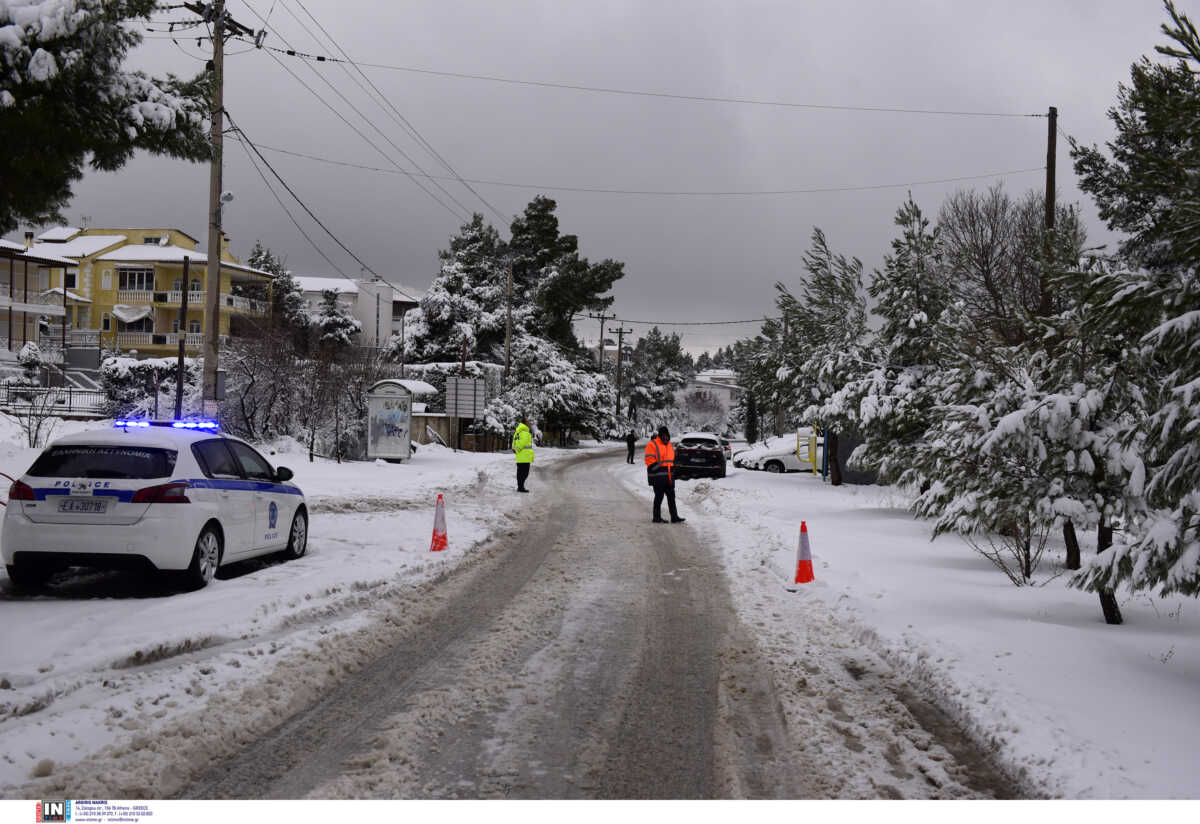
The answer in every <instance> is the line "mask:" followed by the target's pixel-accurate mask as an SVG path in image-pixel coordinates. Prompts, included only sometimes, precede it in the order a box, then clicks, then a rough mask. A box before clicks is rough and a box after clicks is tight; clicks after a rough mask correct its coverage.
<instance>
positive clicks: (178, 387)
mask: <svg viewBox="0 0 1200 824" xmlns="http://www.w3.org/2000/svg"><path fill="white" fill-rule="evenodd" d="M191 264H192V259H191V258H190V257H188V256H187V255H184V256H183V292H182V293H181V297H180V299H179V360H178V361H177V362H176V367H175V420H179V419H180V418H182V417H183V369H184V352H183V347H184V345H185V344H186V341H187V329H188V322H187V313H188V292H189V291H190V289H191V287H190V285H189V284H188V272H189V270H190V268H191ZM156 397H157V396H156Z"/></svg>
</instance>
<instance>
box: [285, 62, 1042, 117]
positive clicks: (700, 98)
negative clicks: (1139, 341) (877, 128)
mask: <svg viewBox="0 0 1200 824" xmlns="http://www.w3.org/2000/svg"><path fill="white" fill-rule="evenodd" d="M263 48H265V49H270V50H271V51H275V52H279V53H280V54H286V55H287V56H289V57H297V58H300V59H301V60H306V61H316V62H319V63H339V62H350V61H341V60H339V59H338V58H336V57H328V56H326V55H320V54H308V53H306V52H301V51H297V50H295V49H291V48H288V49H280V48H277V47H273V46H263ZM355 65H356V66H364V67H366V68H368V69H386V70H388V71H397V72H410V73H412V74H428V75H434V76H437V77H455V78H459V79H463V80H484V81H487V82H490V83H507V84H511V85H516V86H536V87H539V88H550V89H566V90H568V91H580V92H594V93H598V94H620V95H632V96H635V97H655V98H664V99H669V100H687V101H692V102H699V103H735V104H738V105H743V106H772V107H776V108H786V109H819V110H829V111H846V112H874V113H894V114H931V115H941V116H954V117H1045V116H1046V115H1045V114H1041V113H1032V114H1022V113H1019V112H982V111H962V110H955V109H912V108H905V107H900V106H851V105H840V104H829V103H796V102H791V101H786V100H757V99H754V98H745V97H721V96H717V95H699V94H673V93H670V92H653V91H642V90H637V89H617V88H609V87H605V86H584V85H580V84H576V83H558V82H554V81H548V80H517V79H514V78H510V77H499V76H496V75H487V74H470V73H467V72H447V71H436V70H434V69H419V68H416V67H414V66H395V65H389V64H386V63H356V64H355Z"/></svg>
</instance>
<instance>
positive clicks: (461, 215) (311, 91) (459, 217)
mask: <svg viewBox="0 0 1200 824" xmlns="http://www.w3.org/2000/svg"><path fill="white" fill-rule="evenodd" d="M244 5H245V6H246V7H247V8H248V9H250V11H251V12H252V13H253V14H254V15H255V16H256V17H258V19H259V20H262V21H263V22H264V23H266V19H265V18H264V17H263V16H262V15H261V14H259V13H258V11H257V10H256V9H255V8H254V7H253V6H251V5H250V4H249V3H248V2H245V3H244ZM268 28H270V29H271V31H272V32H274V33H275V34H276V35H277V36H279V38H280V39H281V40H283V41H284V43H287V42H288V41H287V38H285V37H283V35H282V34H280V33H279V32H278V30H276V29H275V28H273V27H271V26H270V25H269V24H268ZM246 42H249V41H246ZM288 45H289V46H290V45H291V44H290V43H288ZM268 54H269V55H270V57H271V59H273V60H274V61H275V62H276V63H278V64H279V65H280V66H281V67H282V68H283V69H284V71H286V72H287V73H288V74H290V75H291V76H292V78H293V79H294V80H295V81H296V82H297V83H299V84H300V85H301V86H303V87H304V88H305V89H306V90H307V91H308V93H309V94H311V95H313V96H314V97H315V98H317V100H319V101H320V102H321V103H322V104H323V105H324V106H325V107H326V108H327V109H329V110H330V111H331V112H333V113H334V114H335V115H336V116H337V117H338V118H339V119H340V120H341V121H342V122H343V123H345V124H346V125H347V126H348V127H350V129H352V130H353V131H354V133H355V134H357V135H358V136H359V137H361V138H362V139H363V140H364V141H366V143H367V145H369V146H370V147H371V148H373V149H374V150H375V151H377V152H379V154H380V155H382V156H383V158H384V160H387V161H388V162H389V163H391V164H392V165H393V166H395V167H396V169H397V170H399V171H400V172H401V173H402V174H404V175H406V176H407V177H408V178H409V180H411V181H412V182H413V183H414V185H416V186H417V187H418V188H419V189H421V191H423V192H425V194H427V195H429V197H431V198H433V200H434V201H436V202H437V203H438V205H440V206H441V207H442V208H444V209H446V210H447V211H448V212H450V213H451V214H452V215H454V217H455V219H456V220H470V217H469V215H470V213H471V210H470V209H468V208H467V207H466V206H464V205H463V204H462V203H459V202H458V200H457V199H456V198H455V197H454V196H453V195H452V194H450V193H449V192H447V191H446V190H445V188H443V187H442V186H441V185H440V184H437V183H436V182H435V184H434V185H436V186H437V188H439V189H440V190H441V191H442V192H443V193H444V194H445V195H446V197H448V198H449V199H450V200H451V201H453V202H454V203H455V205H457V206H458V207H459V209H461V210H462V213H459V212H456V211H454V209H453V208H451V207H450V206H449V205H447V204H446V203H445V202H444V201H442V199H441V198H439V197H438V196H437V195H436V194H434V193H433V192H432V191H430V190H429V189H427V188H426V187H425V186H424V185H423V184H422V183H421V182H420V181H419V180H417V179H416V177H415V176H414V175H413V173H411V172H409V171H407V170H406V169H404V168H403V167H401V166H400V164H399V163H397V162H396V161H395V160H394V159H393V158H392V157H391V156H390V155H388V153H387V152H385V151H384V150H383V149H381V148H380V147H379V146H378V145H377V144H376V143H375V142H374V141H372V140H371V139H370V138H369V137H367V136H366V135H365V134H364V133H363V132H362V130H361V129H359V128H358V127H357V126H355V125H354V124H353V123H351V122H350V121H349V120H348V119H347V118H346V117H345V115H343V114H342V113H341V112H339V111H338V110H337V109H336V108H335V107H334V106H333V105H332V104H331V103H329V102H328V101H327V100H326V99H325V98H323V97H322V96H321V95H320V94H319V93H318V92H317V91H316V89H314V88H313V87H312V86H310V85H309V84H308V83H306V82H304V80H303V79H302V78H301V77H300V76H299V75H298V74H296V73H295V72H294V71H292V70H291V68H290V67H289V66H287V65H286V64H285V63H284V62H283V61H282V60H280V59H279V58H278V57H276V56H275V54H274V53H273V52H272V51H270V50H269V51H268ZM309 68H310V69H312V71H313V73H314V74H316V75H317V77H318V78H319V79H320V80H321V82H322V83H324V84H325V85H326V86H328V87H329V88H330V89H332V90H333V93H334V94H336V95H337V96H338V97H339V98H341V99H342V101H343V102H345V103H346V105H348V106H349V107H350V108H351V109H352V110H354V112H355V113H356V114H357V115H358V116H359V117H361V118H362V119H363V120H364V121H365V122H366V123H367V125H369V126H370V127H371V128H373V129H374V130H375V131H376V132H378V133H379V134H380V135H382V136H383V138H384V140H386V141H387V142H388V143H389V144H391V146H392V147H393V148H395V149H396V151H397V152H399V153H400V154H401V155H402V156H403V157H404V158H405V159H407V160H408V161H409V162H410V163H412V164H413V165H414V166H416V167H417V169H419V170H420V171H421V172H422V174H423V173H424V170H423V169H421V167H420V164H418V163H417V162H416V161H415V160H413V159H412V158H411V157H409V155H408V153H407V152H405V151H404V150H403V149H401V148H400V147H399V146H397V145H396V144H395V142H393V141H392V140H391V138H389V137H388V136H387V135H386V134H385V133H384V132H383V131H382V130H381V129H380V128H379V127H378V126H376V125H375V124H374V122H372V121H371V119H370V118H368V117H367V116H366V115H365V114H363V113H362V112H361V111H359V110H358V108H357V107H356V106H355V105H354V104H353V103H351V102H350V101H349V100H348V99H347V98H346V96H345V95H344V94H342V92H341V91H340V90H339V89H338V88H337V87H336V86H334V85H333V83H331V82H330V81H329V79H328V78H326V77H325V76H324V75H322V74H321V73H320V72H318V71H317V70H316V68H315V67H313V66H311V65H310V66H309ZM464 213H465V214H466V215H467V217H464Z"/></svg>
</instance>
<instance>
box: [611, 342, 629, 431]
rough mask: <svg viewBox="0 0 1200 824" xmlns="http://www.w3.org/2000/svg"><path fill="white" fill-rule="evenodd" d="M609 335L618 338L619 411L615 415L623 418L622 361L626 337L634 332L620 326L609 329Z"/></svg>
mask: <svg viewBox="0 0 1200 824" xmlns="http://www.w3.org/2000/svg"><path fill="white" fill-rule="evenodd" d="M608 333H609V334H610V335H616V336H617V409H616V412H615V414H616V416H617V417H620V416H621V360H622V357H621V356H622V355H624V354H625V336H626V335H632V334H633V330H632V329H626V328H625V327H623V326H618V327H617V328H616V329H609V330H608Z"/></svg>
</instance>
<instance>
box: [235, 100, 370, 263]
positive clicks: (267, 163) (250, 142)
mask: <svg viewBox="0 0 1200 824" xmlns="http://www.w3.org/2000/svg"><path fill="white" fill-rule="evenodd" d="M225 116H226V117H227V118H229V125H231V126H233V128H235V129H237V130H238V133H240V134H241V135H242V137H243V138H245V141H246V144H247V145H249V147H250V148H251V149H253V150H254V153H255V154H256V155H258V159H259V160H261V161H262V162H263V165H264V166H266V167H267V170H268V171H270V172H271V174H272V175H274V176H275V179H276V180H278V181H279V185H281V186H283V188H284V189H285V190H287V193H288V194H289V195H291V196H292V199H293V200H295V201H296V203H298V204H299V205H300V208H301V209H303V210H304V211H305V212H307V213H308V216H309V217H311V218H312V219H313V222H314V223H316V224H317V225H318V226H320V227H321V229H323V230H324V232H325V234H327V235H329V237H330V239H331V240H333V242H334V243H336V244H337V245H338V246H340V247H342V251H344V252H345V253H346V254H348V255H350V257H352V258H354V260H355V262H357V263H358V265H359V266H361V267H362V268H363V269H364V270H366V271H368V272H370V273H371V274H372V275H375V276H376V277H378V276H379V273H378V272H376V271H375V270H374V269H372V268H371V267H370V266H368V265H367V264H366V263H364V262H363V259H362V258H360V257H359V256H358V255H356V254H354V252H352V251H350V247H349V246H347V245H346V244H344V243H342V241H341V240H340V239H338V237H337V235H335V234H334V233H333V232H331V231H330V230H329V227H328V226H326V225H325V224H324V223H322V222H321V219H320V218H319V217H317V216H316V215H315V214H314V213H313V210H312V209H310V208H309V207H308V204H306V203H305V202H304V201H303V200H301V199H300V196H299V195H298V194H296V191H295V190H294V189H293V188H292V187H291V186H289V185H288V184H287V181H286V180H284V179H283V178H282V177H281V176H280V174H279V172H277V171H275V167H274V166H272V165H271V162H270V161H269V160H267V159H266V158H265V157H263V155H262V152H260V151H259V150H258V147H256V146H255V145H254V141H253V140H251V139H250V137H249V135H247V134H246V132H245V130H244V129H242V127H241V126H239V125H238V124H237V121H235V120H234V119H233V115H231V114H230V113H229V112H228V110H226V111H225Z"/></svg>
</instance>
